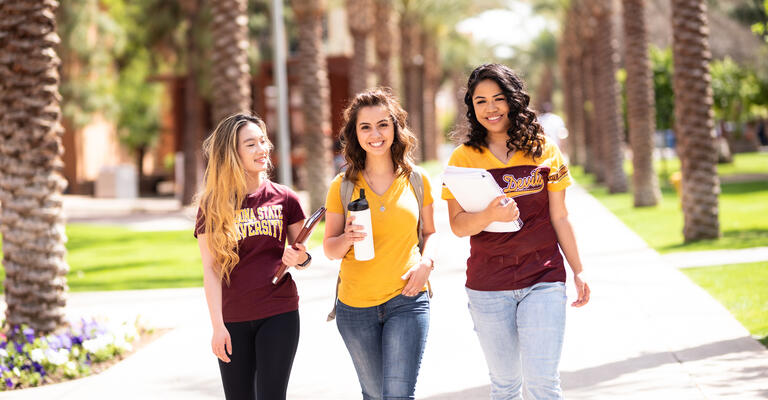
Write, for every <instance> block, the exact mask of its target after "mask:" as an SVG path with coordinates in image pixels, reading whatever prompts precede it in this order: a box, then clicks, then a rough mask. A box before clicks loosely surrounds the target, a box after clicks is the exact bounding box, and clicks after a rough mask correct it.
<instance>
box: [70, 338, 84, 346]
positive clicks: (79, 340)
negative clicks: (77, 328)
mask: <svg viewBox="0 0 768 400" xmlns="http://www.w3.org/2000/svg"><path fill="white" fill-rule="evenodd" d="M72 344H73V345H76V344H83V337H82V336H72Z"/></svg>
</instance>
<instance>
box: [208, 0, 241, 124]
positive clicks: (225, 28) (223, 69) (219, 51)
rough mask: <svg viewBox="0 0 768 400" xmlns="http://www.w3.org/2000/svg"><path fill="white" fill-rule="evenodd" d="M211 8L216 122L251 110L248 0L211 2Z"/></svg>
mask: <svg viewBox="0 0 768 400" xmlns="http://www.w3.org/2000/svg"><path fill="white" fill-rule="evenodd" d="M208 1H209V4H210V7H211V16H212V18H213V21H212V24H211V35H212V37H213V48H212V52H213V57H212V58H213V60H212V64H213V65H212V71H211V100H212V106H213V120H214V121H216V122H218V121H220V120H222V119H223V118H225V117H227V116H228V115H231V114H235V113H238V112H249V111H250V110H251V69H250V66H249V65H248V46H249V43H248V5H247V1H246V0H208Z"/></svg>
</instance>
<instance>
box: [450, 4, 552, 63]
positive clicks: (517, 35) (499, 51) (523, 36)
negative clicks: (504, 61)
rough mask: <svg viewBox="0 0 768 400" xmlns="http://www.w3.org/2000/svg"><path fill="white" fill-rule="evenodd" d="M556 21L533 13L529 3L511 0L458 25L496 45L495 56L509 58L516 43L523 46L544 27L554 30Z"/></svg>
mask: <svg viewBox="0 0 768 400" xmlns="http://www.w3.org/2000/svg"><path fill="white" fill-rule="evenodd" d="M555 28H556V24H555V23H554V22H552V21H549V20H547V19H546V18H543V17H541V16H538V15H535V14H534V13H533V10H532V7H531V5H530V4H529V3H524V2H521V1H514V0H510V1H508V6H507V9H496V10H489V11H485V12H483V13H481V14H479V15H477V16H475V17H472V18H468V19H465V20H463V21H461V22H459V23H458V24H457V25H456V29H457V30H458V31H459V32H462V33H469V34H471V35H472V36H473V37H474V38H475V39H477V40H479V41H483V42H485V43H487V44H489V45H491V46H494V47H495V52H496V55H497V56H499V57H509V56H511V55H512V54H513V53H514V50H513V49H512V48H513V47H515V46H524V45H525V44H527V43H529V42H530V41H531V40H532V39H533V38H535V37H536V36H537V35H538V34H539V32H541V31H542V30H543V29H555Z"/></svg>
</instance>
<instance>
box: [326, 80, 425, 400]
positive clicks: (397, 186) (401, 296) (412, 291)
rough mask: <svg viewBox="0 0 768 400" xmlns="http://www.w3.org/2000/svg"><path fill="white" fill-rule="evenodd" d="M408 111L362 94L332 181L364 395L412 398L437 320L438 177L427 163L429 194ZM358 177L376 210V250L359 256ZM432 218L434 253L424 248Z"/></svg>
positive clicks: (347, 317) (380, 93)
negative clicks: (420, 195) (433, 288)
mask: <svg viewBox="0 0 768 400" xmlns="http://www.w3.org/2000/svg"><path fill="white" fill-rule="evenodd" d="M406 116H407V114H406V112H405V110H403V108H402V107H401V106H400V104H398V102H397V100H396V99H395V98H394V97H393V96H392V94H391V93H389V92H388V91H386V90H384V89H373V90H369V91H366V92H363V93H360V94H358V95H357V96H355V98H354V99H353V100H352V102H351V104H350V105H349V106H348V107H347V109H346V110H345V111H344V126H343V128H342V132H341V136H342V142H343V150H342V151H343V154H344V158H345V160H346V163H347V170H346V171H345V172H342V173H341V174H339V175H338V176H337V177H336V178H335V179H334V180H333V182H332V183H331V187H330V189H329V190H328V197H327V199H326V208H327V209H328V212H327V214H326V217H325V221H326V222H325V238H324V239H323V249H324V250H325V254H326V255H327V256H328V257H329V258H332V259H342V261H341V272H340V274H339V277H340V279H341V281H340V284H339V299H338V301H337V303H336V323H337V327H338V329H339V333H341V337H342V338H343V340H344V343H345V345H346V346H347V350H348V351H349V354H350V356H351V357H352V362H353V363H354V365H355V370H356V371H357V376H358V379H359V381H360V387H361V389H362V393H363V398H364V399H382V398H383V399H391V398H398V399H401V398H402V399H412V398H414V392H415V387H416V377H417V375H418V372H419V366H420V364H421V356H422V354H423V352H424V345H425V343H426V339H427V331H428V328H429V296H428V295H427V292H426V282H427V278H428V277H429V274H430V272H431V271H432V269H433V266H434V261H433V258H432V257H431V256H430V254H432V253H431V250H430V247H431V246H429V237H430V236H431V235H432V233H434V232H435V227H434V220H433V210H432V203H433V200H432V195H431V194H430V192H431V188H430V185H429V179H428V177H427V176H426V174H425V173H423V171H422V170H420V169H417V170H416V173H418V174H420V175H421V179H422V180H423V182H424V201H423V206H422V209H421V210H419V205H418V204H419V203H418V199H417V198H416V195H415V192H414V188H413V187H412V186H411V184H410V181H409V177H410V175H411V173H412V172H413V171H414V169H416V167H415V166H414V164H413V157H412V154H411V153H412V151H413V149H414V147H415V144H416V138H415V136H414V135H413V134H412V133H411V131H410V130H409V129H408V127H407V126H406ZM343 180H348V181H350V182H353V183H354V190H353V195H352V200H354V199H357V198H358V197H359V192H360V189H364V190H365V194H366V199H367V201H368V203H369V204H370V209H371V225H372V227H373V228H372V230H373V243H374V252H375V257H374V258H373V259H371V260H368V261H358V260H356V259H355V255H354V249H353V246H352V245H353V244H354V243H355V242H357V241H360V240H363V238H364V237H365V233H364V232H362V231H361V230H362V229H363V227H362V226H360V225H356V224H355V223H354V217H352V216H349V217H347V218H345V213H346V209H345V205H344V204H342V199H341V194H340V188H341V184H342V181H343ZM419 211H421V216H422V220H423V221H422V224H423V226H422V233H423V237H424V251H423V253H422V254H420V253H419V247H418V242H419V239H418V232H417V227H418V221H419Z"/></svg>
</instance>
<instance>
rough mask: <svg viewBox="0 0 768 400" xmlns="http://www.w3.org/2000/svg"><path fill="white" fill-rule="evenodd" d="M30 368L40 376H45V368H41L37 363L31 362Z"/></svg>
mask: <svg viewBox="0 0 768 400" xmlns="http://www.w3.org/2000/svg"><path fill="white" fill-rule="evenodd" d="M32 366H33V367H34V368H35V371H37V372H38V373H40V375H41V376H45V368H43V366H42V365H40V363H37V362H34V361H33V362H32Z"/></svg>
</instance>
